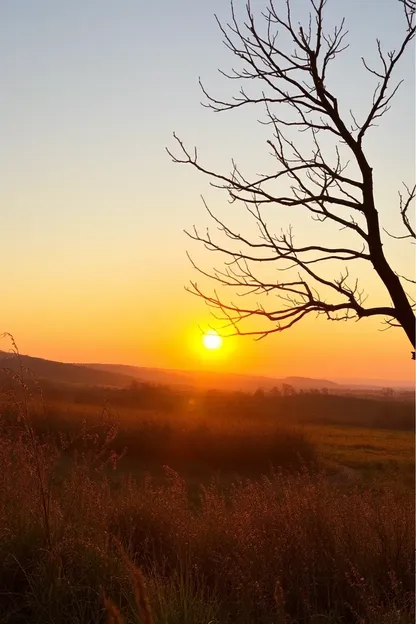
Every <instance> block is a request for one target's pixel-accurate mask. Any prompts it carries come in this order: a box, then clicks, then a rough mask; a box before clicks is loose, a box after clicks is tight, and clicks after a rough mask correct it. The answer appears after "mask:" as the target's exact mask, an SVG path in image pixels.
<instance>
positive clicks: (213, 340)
mask: <svg viewBox="0 0 416 624" xmlns="http://www.w3.org/2000/svg"><path fill="white" fill-rule="evenodd" d="M202 342H203V343H204V347H206V348H207V349H219V348H220V347H221V346H222V338H221V336H219V335H218V334H217V332H216V331H214V330H211V331H209V332H207V333H206V334H204V336H203V338H202Z"/></svg>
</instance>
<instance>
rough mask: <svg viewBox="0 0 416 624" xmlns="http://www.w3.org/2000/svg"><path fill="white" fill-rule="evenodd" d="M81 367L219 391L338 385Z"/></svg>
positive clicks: (324, 381)
mask: <svg viewBox="0 0 416 624" xmlns="http://www.w3.org/2000/svg"><path fill="white" fill-rule="evenodd" d="M83 366H86V367H89V368H94V369H96V370H100V371H111V372H113V373H117V374H122V375H128V376H129V377H133V378H134V379H136V380H137V381H141V382H144V383H157V384H164V385H175V386H181V387H186V388H189V387H194V388H203V389H208V388H212V389H218V390H245V391H254V390H257V389H258V388H263V389H264V390H270V389H271V388H274V387H276V386H278V387H279V386H282V385H283V384H289V385H291V386H293V387H294V388H295V389H296V390H307V389H317V388H334V389H335V388H337V387H339V384H336V383H335V382H333V381H329V380H327V379H310V378H308V377H283V378H273V377H264V376H260V375H237V374H232V373H216V372H208V371H177V370H166V369H160V368H145V367H140V366H126V365H122V364H83Z"/></svg>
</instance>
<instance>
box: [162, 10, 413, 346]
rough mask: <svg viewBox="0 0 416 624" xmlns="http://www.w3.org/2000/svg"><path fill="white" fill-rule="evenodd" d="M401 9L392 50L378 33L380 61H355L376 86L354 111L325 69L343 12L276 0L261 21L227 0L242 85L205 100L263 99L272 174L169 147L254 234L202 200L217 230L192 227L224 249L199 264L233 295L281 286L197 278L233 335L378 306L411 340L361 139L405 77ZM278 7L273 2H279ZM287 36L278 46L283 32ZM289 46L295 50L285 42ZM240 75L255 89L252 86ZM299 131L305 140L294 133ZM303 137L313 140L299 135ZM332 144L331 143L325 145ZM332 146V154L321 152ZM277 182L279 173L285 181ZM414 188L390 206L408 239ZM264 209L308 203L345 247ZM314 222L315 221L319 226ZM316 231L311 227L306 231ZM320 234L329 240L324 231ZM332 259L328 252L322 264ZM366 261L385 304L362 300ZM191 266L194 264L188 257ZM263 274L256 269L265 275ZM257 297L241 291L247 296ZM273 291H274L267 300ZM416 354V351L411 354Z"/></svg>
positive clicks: (408, 25)
mask: <svg viewBox="0 0 416 624" xmlns="http://www.w3.org/2000/svg"><path fill="white" fill-rule="evenodd" d="M398 2H400V4H401V10H402V11H403V14H404V21H403V37H402V40H401V42H400V44H399V45H398V47H397V49H396V50H393V51H389V52H386V51H384V50H383V47H382V44H381V42H380V40H377V41H376V49H377V54H378V66H376V67H372V66H370V64H369V63H368V62H367V61H366V60H365V59H362V62H363V65H364V68H365V70H366V71H367V72H368V73H369V75H370V76H371V78H372V80H374V82H375V88H374V93H373V96H372V99H371V101H370V102H369V105H368V109H367V112H366V114H365V115H364V117H363V118H362V119H358V118H357V116H356V115H355V114H354V113H353V112H352V111H349V114H348V115H345V114H343V113H342V112H341V106H340V103H339V102H338V99H337V97H336V95H335V94H334V93H333V92H332V91H331V90H330V87H329V84H328V83H329V80H328V68H329V66H330V65H331V64H332V62H333V61H334V60H336V58H337V57H338V55H339V54H341V53H342V52H343V51H344V50H345V49H346V48H347V47H348V45H347V43H346V35H347V31H346V30H345V24H344V20H343V21H342V22H341V23H340V24H339V25H338V26H336V27H335V28H334V29H333V30H332V31H330V32H328V31H327V30H326V29H325V28H324V16H325V5H326V4H327V0H309V4H310V9H309V10H310V13H309V17H308V20H307V22H306V24H305V25H303V26H302V25H300V24H298V23H297V22H295V21H294V17H293V12H292V7H291V0H286V2H283V1H282V2H279V0H271V1H270V3H269V5H268V7H267V9H266V10H265V12H263V13H262V14H261V15H260V16H259V20H257V19H256V17H255V15H254V13H253V10H252V7H251V5H250V3H248V4H247V5H246V18H245V21H243V22H242V23H241V22H240V21H239V20H238V18H237V14H236V11H235V7H234V6H233V5H231V20H230V23H228V24H226V25H223V24H222V23H221V22H220V21H219V20H218V19H217V22H218V25H219V27H220V29H221V31H222V34H223V37H224V43H225V45H226V47H227V48H228V49H229V50H230V51H231V52H232V53H233V54H234V55H235V56H236V57H237V58H238V59H239V61H238V63H239V69H233V70H232V71H231V73H229V74H226V73H224V72H221V73H223V75H225V76H226V77H227V78H229V79H231V80H234V81H237V82H239V83H240V88H239V91H238V95H237V96H235V97H233V98H232V99H231V100H229V101H226V100H222V99H216V98H215V97H213V96H212V95H210V94H209V93H208V92H207V91H206V89H205V88H204V87H203V85H202V84H201V88H202V91H203V93H204V95H205V97H206V98H207V104H206V106H208V107H209V108H211V109H213V110H214V111H217V112H220V111H228V110H234V109H236V108H240V107H245V106H253V105H257V106H262V107H263V109H264V111H265V120H264V121H263V122H261V123H265V124H267V125H268V126H269V127H270V130H271V136H270V139H269V140H268V141H267V143H268V146H269V148H270V152H271V155H272V157H273V158H274V161H275V169H274V171H273V172H272V173H271V174H269V175H266V174H264V175H256V176H254V177H253V178H251V179H249V178H247V176H246V175H243V173H242V172H241V170H240V169H239V168H238V167H237V165H236V164H235V162H234V161H233V163H232V171H231V173H229V174H227V175H223V174H221V173H219V172H216V171H212V170H210V169H208V168H206V167H204V166H203V164H201V163H200V160H199V158H198V153H197V150H196V149H194V150H192V151H189V150H188V149H187V148H186V146H185V145H184V143H183V142H182V141H181V140H180V139H179V138H178V137H177V136H176V135H175V134H174V138H175V139H176V141H177V148H178V149H177V150H175V153H174V154H173V153H172V152H171V151H169V150H168V153H169V155H170V156H171V157H172V159H173V160H174V162H176V163H186V164H189V165H191V166H192V167H194V168H195V169H197V170H198V171H200V172H203V173H204V174H206V175H207V176H209V177H210V178H211V179H212V182H211V184H212V185H213V186H214V187H218V188H221V189H224V190H225V191H226V192H227V193H228V196H229V200H230V201H231V202H232V203H238V204H240V205H241V206H242V208H243V209H244V210H245V211H247V212H248V213H249V215H250V216H251V218H252V219H253V220H254V222H255V227H254V228H253V232H254V234H255V235H254V236H246V235H243V234H241V232H240V231H238V230H237V229H236V228H235V227H232V226H231V225H229V224H228V225H227V224H226V223H225V221H224V220H223V219H220V218H219V217H218V216H216V215H214V213H213V212H212V211H211V210H210V208H209V207H208V205H207V204H206V203H205V202H204V203H205V207H206V209H207V211H208V213H209V215H210V217H211V218H212V220H213V221H214V222H215V224H216V226H217V227H218V230H219V231H220V236H219V237H218V236H217V237H216V238H213V237H212V236H211V233H210V232H209V230H207V231H206V233H205V234H201V233H200V232H199V231H198V230H197V229H196V228H195V227H194V229H193V231H192V232H189V233H188V234H189V236H190V237H191V238H193V239H195V240H196V241H199V242H201V243H202V244H204V245H205V246H206V248H207V249H208V250H211V251H214V252H220V253H222V254H223V255H224V257H225V261H224V266H223V268H222V269H221V270H218V269H214V270H213V271H212V272H210V273H208V272H206V271H203V270H202V269H200V268H199V267H196V268H197V269H198V270H199V271H200V272H201V273H203V274H204V275H206V276H208V277H210V278H212V279H213V280H215V281H216V282H218V283H219V284H220V285H222V286H224V287H228V288H233V289H234V288H235V289H237V293H238V295H242V294H250V295H256V296H262V295H270V294H275V295H277V299H276V300H277V301H279V304H278V306H277V307H272V308H267V307H265V305H264V304H263V303H261V302H260V303H258V302H256V303H255V304H253V305H251V304H247V305H241V304H240V302H241V299H240V302H239V303H237V304H236V303H233V302H231V301H225V300H224V299H223V298H222V297H220V296H219V295H218V294H217V291H215V292H214V293H213V294H210V295H208V294H206V293H205V292H203V291H202V290H201V289H200V287H199V286H198V284H197V283H196V282H192V283H191V287H190V290H191V292H193V293H194V294H197V295H199V296H201V297H203V298H204V299H205V300H206V301H207V302H208V303H209V304H210V305H211V306H213V307H214V308H216V309H217V310H219V311H220V312H219V314H220V316H221V318H226V319H227V322H229V323H230V324H231V325H232V326H233V327H234V330H235V333H238V334H254V335H255V336H257V338H258V339H260V338H263V337H265V336H267V335H268V334H271V333H273V332H279V331H282V330H285V329H288V328H290V327H292V326H293V325H294V324H296V323H298V322H299V321H300V320H301V319H303V318H305V317H306V316H307V315H309V314H313V313H314V314H318V315H320V314H322V315H325V316H326V317H327V318H328V319H330V320H341V319H342V320H347V319H350V318H353V317H355V318H356V319H361V318H364V317H370V316H376V315H377V316H381V317H383V319H384V322H385V323H386V324H387V325H386V329H388V328H389V327H401V328H402V329H403V330H404V331H405V333H406V335H407V337H408V338H409V340H410V342H411V344H412V345H413V348H414V347H415V316H414V306H415V300H414V299H413V298H412V297H411V295H410V294H409V293H407V292H406V291H407V290H408V288H409V287H411V286H414V285H415V284H416V281H415V280H414V279H413V277H408V276H407V277H406V276H402V275H399V274H398V273H397V272H396V271H395V270H394V268H393V267H392V265H391V263H390V262H389V261H388V260H387V258H386V254H385V250H384V248H383V235H384V234H383V230H384V228H383V227H382V224H381V223H380V213H379V210H378V209H377V206H376V202H375V195H374V188H373V169H372V167H371V164H370V163H369V162H368V160H367V157H366V154H365V151H364V147H363V145H364V142H365V138H366V135H367V133H368V131H369V129H370V128H371V127H372V126H374V125H376V124H375V122H377V120H379V119H380V118H381V117H382V116H383V115H384V114H385V113H386V112H387V111H388V110H389V109H390V104H391V102H392V99H393V97H394V95H395V94H396V92H397V89H398V88H399V86H400V84H401V81H400V82H394V75H395V72H396V68H397V65H398V64H399V61H400V59H401V58H402V57H403V55H404V53H405V51H406V49H407V48H408V47H409V44H410V43H411V42H412V40H413V38H414V35H415V2H414V0H398ZM278 7H279V8H278ZM285 41H286V42H290V45H285V43H284V42H285ZM290 50H294V51H292V52H291V51H290ZM244 83H249V88H250V87H251V86H252V85H257V86H258V87H259V89H258V91H257V95H256V96H253V93H252V91H253V90H252V89H250V93H249V92H248V91H247V90H246V88H245V87H244V86H242V85H243V84H244ZM299 132H301V133H303V136H302V142H301V141H299V140H297V139H296V137H297V138H299V136H300V135H299V134H298V133H299ZM305 135H307V136H308V137H309V139H310V149H309V151H308V153H306V149H304V148H303V147H302V148H301V147H300V144H301V143H302V145H304V143H305V141H304V137H305ZM328 145H331V149H329V148H328ZM329 152H331V156H328V153H329ZM282 183H285V185H286V186H285V187H284V189H282ZM415 196H416V187H415V186H412V187H409V186H406V185H404V191H403V192H400V193H399V197H398V207H397V214H398V217H399V218H400V219H399V223H401V224H402V227H403V233H402V234H400V233H394V234H389V233H387V234H389V235H390V236H392V237H393V238H395V239H403V240H404V241H409V240H410V242H411V243H412V244H414V242H413V240H414V239H415V238H416V233H415V227H414V226H413V225H412V223H411V219H410V218H409V210H410V208H411V206H412V203H413V200H414V198H415ZM270 207H276V208H283V209H284V210H286V211H291V210H294V209H295V208H296V210H298V209H302V210H304V211H305V216H306V215H309V216H310V217H312V219H314V220H315V221H318V222H320V223H324V222H326V223H327V225H328V224H331V223H332V225H335V226H336V227H337V229H340V230H343V234H342V235H343V236H344V237H345V246H344V245H341V246H339V247H338V246H330V245H328V246H327V245H326V244H321V242H320V240H319V241H318V242H317V240H316V238H312V239H311V240H310V244H307V245H304V244H302V245H299V244H296V243H295V238H294V234H293V231H292V229H291V228H289V230H288V231H286V232H284V231H282V232H281V233H280V234H279V235H276V234H275V233H274V232H273V231H272V230H271V229H270V226H269V225H268V222H267V219H266V216H265V211H266V210H268V209H269V208H270ZM315 231H316V228H315ZM312 236H313V235H312ZM325 240H327V238H326V239H325ZM327 261H331V263H330V264H329V265H328V263H327ZM333 261H338V262H342V263H343V267H344V268H343V269H342V271H341V274H340V276H339V277H338V278H333V277H328V274H327V271H326V270H325V269H326V267H328V266H331V265H333ZM352 262H354V263H357V262H358V263H360V262H361V263H362V262H364V263H367V265H368V266H372V267H373V268H374V270H375V272H376V274H377V276H378V278H379V279H380V280H381V282H382V284H383V285H384V287H385V289H386V293H387V295H388V299H389V300H390V305H380V306H369V307H366V306H365V302H366V296H365V295H364V291H363V290H362V289H361V288H360V286H359V284H358V280H357V279H353V278H352V276H351V272H350V270H349V268H348V266H349V263H352ZM194 266H195V265H194ZM265 266H268V267H269V266H273V267H275V268H276V269H277V270H278V271H285V270H291V273H289V274H290V275H293V273H294V271H295V273H296V275H294V276H293V277H289V278H287V279H283V280H281V279H274V278H273V279H270V277H268V278H267V279H265V278H264V273H263V274H262V271H261V269H262V268H264V267H265ZM262 275H263V277H262ZM251 300H252V296H251V297H248V299H245V301H251ZM269 300H270V299H269ZM253 317H254V318H260V319H265V320H266V321H267V323H266V325H265V326H262V327H260V328H259V329H254V330H253V329H252V328H251V327H249V328H248V329H245V327H246V326H245V324H244V321H245V320H246V319H249V318H253ZM413 356H414V354H413Z"/></svg>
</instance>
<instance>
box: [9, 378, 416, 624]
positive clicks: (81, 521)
mask: <svg viewBox="0 0 416 624" xmlns="http://www.w3.org/2000/svg"><path fill="white" fill-rule="evenodd" d="M17 382H18V383H19V376H17ZM20 390H21V392H22V395H21V396H22V398H21V400H19V401H16V403H15V412H9V413H8V418H5V419H1V420H0V588H1V590H0V593H1V596H0V621H1V622H4V623H5V624H6V623H7V624H22V623H23V622H42V623H45V624H47V623H50V624H52V623H53V624H64V623H65V624H84V623H85V624H87V623H88V624H98V623H102V622H105V621H106V620H107V621H108V622H113V623H114V624H116V623H117V624H119V623H120V622H121V621H123V620H124V622H125V623H126V624H150V623H151V622H153V623H154V624H209V623H211V624H253V623H256V624H276V623H277V624H283V623H284V624H317V623H318V622H319V623H322V624H323V623H324V622H325V623H330V624H335V623H340V622H343V623H344V624H410V622H413V619H414V497H413V493H412V492H411V490H410V489H409V488H408V487H405V486H404V485H403V484H402V483H401V481H400V480H397V479H396V480H389V481H382V480H380V481H378V482H377V481H375V482H373V483H371V485H368V484H367V485H364V484H363V483H362V482H361V481H357V482H356V483H353V484H350V485H348V486H347V485H342V486H339V487H338V486H335V485H334V484H333V483H332V482H331V481H330V480H329V479H328V478H327V476H326V474H325V473H324V472H322V471H320V469H319V464H318V465H317V464H316V462H315V461H313V462H310V467H309V468H307V467H306V466H305V463H307V462H305V461H303V462H302V461H298V462H297V463H295V464H294V463H293V458H294V457H295V455H296V452H297V451H298V450H299V449H301V450H302V449H304V451H305V453H309V452H310V453H312V451H313V450H314V445H313V442H312V443H311V439H310V438H308V437H302V435H303V434H302V435H300V434H299V435H298V433H296V432H295V434H294V435H293V437H292V438H288V437H285V436H287V430H285V431H284V432H283V434H282V435H281V440H284V441H285V445H286V446H291V447H294V448H292V450H291V453H290V454H289V455H288V456H287V457H290V458H291V459H290V461H288V462H286V470H284V471H283V470H281V469H275V470H273V469H272V470H270V471H269V472H268V476H257V477H256V478H252V479H245V480H242V479H240V480H238V479H237V480H234V481H233V482H232V483H227V484H225V482H224V481H221V480H220V481H218V480H216V481H213V482H212V483H211V484H210V485H206V486H205V487H204V486H200V487H199V488H198V494H197V495H195V492H193V496H190V495H189V494H190V492H189V487H188V483H187V481H185V480H184V479H182V478H181V477H180V476H179V475H178V473H177V472H175V471H174V470H172V469H171V468H165V474H164V478H163V479H155V478H153V477H152V476H150V475H147V476H146V477H145V478H144V479H134V478H133V477H132V476H131V475H129V474H127V473H121V474H120V476H119V478H118V479H117V480H116V481H114V480H111V479H110V478H109V476H108V474H109V472H108V468H109V467H110V466H112V467H113V468H116V464H117V461H116V460H117V458H116V456H115V455H114V453H113V446H114V444H115V443H116V440H117V437H116V433H117V432H116V428H115V425H114V423H113V421H112V420H111V419H110V418H108V415H107V414H106V412H104V413H103V414H102V418H101V420H100V422H98V421H96V420H95V419H94V420H92V421H90V424H89V426H85V427H83V428H81V429H80V430H78V429H77V431H75V432H74V431H72V433H71V435H70V436H68V435H65V436H63V437H62V438H61V439H60V440H59V439H58V437H59V436H57V435H56V431H57V430H58V429H59V427H58V425H57V423H58V421H57V423H55V430H54V432H53V435H49V434H48V433H47V428H46V427H45V426H43V425H42V427H39V423H40V422H43V421H41V420H39V417H36V418H35V419H34V420H33V419H32V413H33V409H35V407H36V406H35V404H34V403H33V402H32V399H31V397H30V392H29V391H28V389H27V387H26V386H25V385H24V384H22V385H21V388H20ZM36 410H37V407H36ZM36 413H38V412H36ZM14 414H17V416H18V420H17V421H15V420H14ZM64 428H65V427H64ZM138 431H139V432H140V433H141V434H143V432H144V428H143V427H141V428H139V429H138ZM177 431H178V430H177V429H176V430H174V435H171V433H169V431H168V433H169V435H171V437H169V435H167V437H165V438H163V435H164V434H163V428H162V430H161V429H160V428H159V429H157V426H155V428H153V429H152V428H151V430H150V435H149V436H148V437H147V438H145V440H144V442H143V440H142V441H141V442H140V444H139V442H137V441H140V436H139V435H137V437H136V438H135V437H134V436H131V437H132V439H133V445H132V449H133V452H137V451H138V450H140V452H145V449H146V447H147V446H149V444H150V445H151V444H156V443H157V442H156V441H157V438H158V436H159V437H160V436H161V437H162V438H163V439H164V440H165V443H164V446H163V453H160V454H159V459H161V458H162V457H166V452H167V449H172V443H173V442H174V443H175V444H177V443H178V440H179V441H180V444H181V446H179V450H178V447H177V446H175V445H174V446H173V448H174V450H175V453H174V454H173V455H171V457H176V458H178V457H182V458H183V457H185V458H186V461H187V462H188V463H189V464H190V466H189V469H190V470H191V469H192V464H193V462H194V460H195V452H196V451H195V449H196V450H197V453H198V454H201V453H203V452H204V448H203V444H202V442H203V440H205V446H207V444H206V441H207V440H208V441H210V442H211V444H210V445H208V446H209V448H210V449H211V450H210V452H209V453H208V455H206V457H208V459H206V460H205V463H206V466H208V467H209V468H210V469H211V468H212V465H213V461H214V460H215V462H217V463H218V461H219V460H218V458H220V459H221V462H224V461H227V462H229V464H230V465H234V464H235V462H237V463H238V461H240V460H241V457H243V455H245V454H247V461H248V463H249V465H250V468H253V466H255V465H259V462H260V458H261V453H262V452H264V450H265V449H268V450H269V451H271V450H273V449H275V446H274V445H273V446H272V447H270V445H269V442H266V438H270V436H269V435H267V436H264V435H263V433H261V431H260V429H259V426H258V425H257V429H255V428H253V429H250V428H248V429H247V431H251V432H253V431H257V437H256V436H254V440H253V438H252V439H251V442H252V445H253V444H259V440H263V441H264V443H263V442H262V444H259V448H257V449H255V450H254V451H253V450H251V449H250V446H249V444H248V442H249V440H250V437H249V436H248V434H247V433H246V434H245V436H246V437H244V438H239V437H238V436H239V435H240V434H239V430H238V428H237V430H236V429H233V428H231V430H230V431H228V433H227V434H225V432H224V430H221V429H220V428H218V429H214V431H212V432H209V431H208V432H207V431H206V430H205V429H201V428H200V429H199V430H196V429H192V428H191V429H187V430H186V431H185V432H182V434H181V436H179V434H178V433H177ZM198 431H199V433H198ZM275 431H276V429H275ZM67 433H68V432H67ZM127 433H128V431H127ZM127 433H126V436H125V440H124V442H123V444H124V443H126V442H127V441H128V440H127V438H128V436H127ZM165 433H166V432H165ZM197 433H198V435H197ZM268 433H270V430H269V431H268ZM225 435H227V436H228V437H227V438H226V439H227V443H229V447H228V452H229V455H228V458H227V452H226V451H227V444H225V443H224V436H225ZM334 435H335V434H334ZM352 435H353V434H352ZM354 435H355V436H357V435H358V434H357V433H355V434H354ZM354 435H353V437H352V440H353V441H354V443H356V444H359V445H361V441H360V442H357V440H356V438H354ZM210 436H211V437H210ZM261 436H262V437H261ZM328 436H329V437H330V435H329V434H328ZM242 439H244V444H243V443H242ZM328 439H329V438H328ZM135 440H136V444H137V445H136V446H134V442H135ZM166 440H167V441H168V442H169V443H168V444H166ZM236 440H237V441H238V442H237V441H236ZM184 441H186V444H185V443H184ZM214 442H215V443H216V444H218V445H219V447H220V448H219V449H216V448H215V444H214ZM350 443H351V441H350ZM302 445H303V446H302ZM283 447H284V444H282V445H281V447H280V449H281V450H280V451H279V453H280V457H282V452H283V451H282V449H283ZM153 452H154V447H153ZM171 452H172V450H171ZM273 452H275V451H273ZM360 452H363V449H360ZM250 453H251V454H250ZM230 456H231V457H232V461H230V459H229V457H230ZM310 456H311V457H313V458H315V455H314V454H313V453H312V455H310ZM274 457H275V458H277V457H278V455H275V456H274ZM208 460H209V461H208ZM215 462H214V463H215ZM221 462H220V463H221ZM260 465H261V466H263V465H264V464H261V463H260ZM311 467H312V469H311ZM116 472H117V469H116ZM206 474H209V471H208V470H207V469H206ZM103 596H105V599H103Z"/></svg>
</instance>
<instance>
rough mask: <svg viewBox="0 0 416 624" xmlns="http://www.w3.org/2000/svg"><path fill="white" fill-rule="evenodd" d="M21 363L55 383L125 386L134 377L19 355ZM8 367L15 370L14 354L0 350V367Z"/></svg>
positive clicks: (16, 368) (17, 366)
mask: <svg viewBox="0 0 416 624" xmlns="http://www.w3.org/2000/svg"><path fill="white" fill-rule="evenodd" d="M20 359H21V362H22V365H23V366H24V367H25V368H28V369H29V370H30V371H31V372H33V373H34V374H35V375H36V377H38V378H39V379H40V380H41V379H46V380H48V381H53V382H56V383H70V384H82V385H87V386H111V387H126V386H129V385H130V384H131V382H132V381H133V379H134V377H129V376H128V375H123V374H122V373H116V372H111V371H109V370H108V371H107V370H96V369H94V368H88V367H86V366H81V365H79V364H66V363H63V362H54V361H53V360H44V359H42V358H37V357H31V356H29V355H21V356H20ZM4 368H9V369H11V370H12V371H15V372H17V371H18V370H19V363H18V360H17V358H16V356H15V355H13V354H12V353H7V352H5V351H0V369H4Z"/></svg>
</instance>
